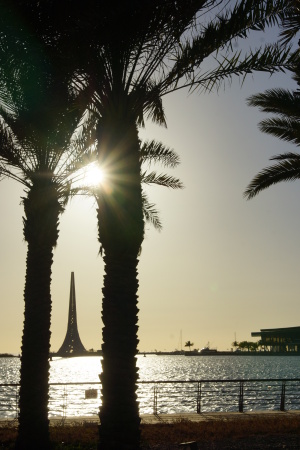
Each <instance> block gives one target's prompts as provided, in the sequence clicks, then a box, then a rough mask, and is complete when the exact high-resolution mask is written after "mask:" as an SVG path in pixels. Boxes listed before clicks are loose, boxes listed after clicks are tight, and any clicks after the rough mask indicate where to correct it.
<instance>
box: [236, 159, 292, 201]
mask: <svg viewBox="0 0 300 450" xmlns="http://www.w3.org/2000/svg"><path fill="white" fill-rule="evenodd" d="M272 159H278V160H281V162H280V163H278V164H274V165H273V166H269V167H266V168H265V169H263V170H262V171H261V172H259V173H258V174H257V175H256V176H255V177H254V178H253V180H252V181H251V183H250V184H249V185H248V187H247V188H246V190H245V192H244V197H246V198H247V200H250V199H251V198H253V197H255V196H256V195H257V194H259V192H261V191H262V190H264V189H267V188H268V187H270V186H272V185H274V184H277V183H280V182H281V181H295V180H298V179H300V155H298V157H297V156H296V154H293V157H292V158H289V157H285V156H284V155H278V156H276V157H273V158H272Z"/></svg>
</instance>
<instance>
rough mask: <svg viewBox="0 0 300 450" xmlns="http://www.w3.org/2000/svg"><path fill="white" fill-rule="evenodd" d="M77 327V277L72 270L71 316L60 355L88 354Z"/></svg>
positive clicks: (59, 351) (58, 353)
mask: <svg viewBox="0 0 300 450" xmlns="http://www.w3.org/2000/svg"><path fill="white" fill-rule="evenodd" d="M86 353H87V351H86V349H85V348H84V346H83V344H82V342H81V339H80V336H79V333H78V327H77V313H76V295H75V278H74V272H71V284H70V300H69V317H68V328H67V333H66V337H65V339H64V342H63V344H62V346H61V347H60V349H59V350H58V352H57V355H58V356H81V355H84V354H86Z"/></svg>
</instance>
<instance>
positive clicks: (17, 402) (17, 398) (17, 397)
mask: <svg viewBox="0 0 300 450" xmlns="http://www.w3.org/2000/svg"><path fill="white" fill-rule="evenodd" d="M18 417H19V388H18V387H17V389H16V416H15V419H17V418H18Z"/></svg>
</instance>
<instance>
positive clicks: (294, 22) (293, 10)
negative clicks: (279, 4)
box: [280, 0, 300, 45]
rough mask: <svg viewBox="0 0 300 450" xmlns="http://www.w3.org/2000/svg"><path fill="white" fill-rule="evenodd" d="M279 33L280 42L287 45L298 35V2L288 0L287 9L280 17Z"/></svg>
mask: <svg viewBox="0 0 300 450" xmlns="http://www.w3.org/2000/svg"><path fill="white" fill-rule="evenodd" d="M281 20H282V23H281V29H282V31H281V33H280V37H281V38H280V41H281V43H282V44H283V45H287V44H289V43H290V42H291V40H292V39H293V38H294V37H295V36H296V35H297V34H298V32H299V30H300V2H299V0H290V1H289V2H288V5H287V7H286V8H285V10H284V11H283V14H282V15H281Z"/></svg>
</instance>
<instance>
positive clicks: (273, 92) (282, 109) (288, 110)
mask: <svg viewBox="0 0 300 450" xmlns="http://www.w3.org/2000/svg"><path fill="white" fill-rule="evenodd" d="M247 104H248V105H249V106H255V107H258V108H259V110H260V111H262V112H267V113H274V114H279V115H286V116H288V117H295V118H297V119H299V104H300V96H299V94H298V93H295V92H292V91H289V90H286V89H282V88H276V89H267V90H266V91H264V92H262V93H259V94H255V95H252V96H251V97H249V98H248V99H247Z"/></svg>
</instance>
